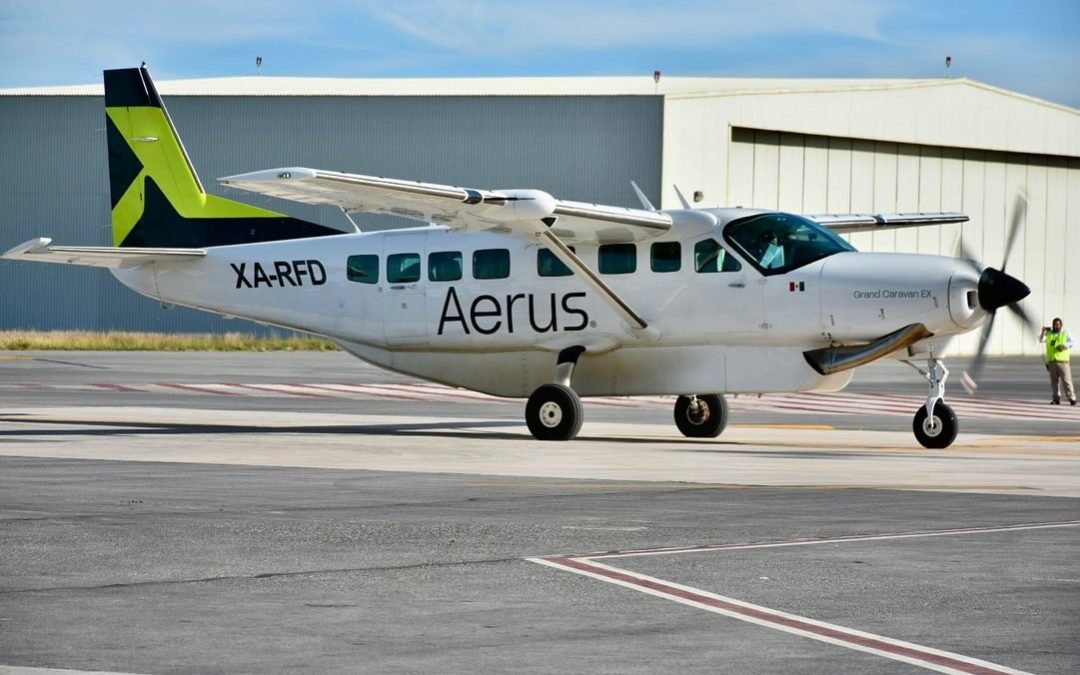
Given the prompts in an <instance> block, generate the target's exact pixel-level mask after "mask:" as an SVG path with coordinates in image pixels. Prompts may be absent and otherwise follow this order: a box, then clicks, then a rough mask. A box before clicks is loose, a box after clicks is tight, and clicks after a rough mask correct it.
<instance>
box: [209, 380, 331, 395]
mask: <svg viewBox="0 0 1080 675" xmlns="http://www.w3.org/2000/svg"><path fill="white" fill-rule="evenodd" d="M225 386H226V387H238V388H240V389H251V390H253V391H268V392H270V393H272V394H283V395H286V396H310V397H312V398H333V397H332V396H327V395H326V394H313V393H311V392H306V391H296V390H295V389H290V388H289V386H290V385H280V384H239V383H235V382H226V383H225ZM298 386H299V385H298Z"/></svg>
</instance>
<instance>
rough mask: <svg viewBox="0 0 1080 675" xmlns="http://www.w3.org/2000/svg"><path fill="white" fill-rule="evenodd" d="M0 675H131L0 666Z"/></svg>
mask: <svg viewBox="0 0 1080 675" xmlns="http://www.w3.org/2000/svg"><path fill="white" fill-rule="evenodd" d="M0 675H132V673H120V672H114V671H111V670H71V669H69V668H31V667H30V666H5V665H0Z"/></svg>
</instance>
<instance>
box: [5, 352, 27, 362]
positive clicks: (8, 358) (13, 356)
mask: <svg viewBox="0 0 1080 675" xmlns="http://www.w3.org/2000/svg"><path fill="white" fill-rule="evenodd" d="M31 360H33V357H32V356H19V355H16V354H0V361H31Z"/></svg>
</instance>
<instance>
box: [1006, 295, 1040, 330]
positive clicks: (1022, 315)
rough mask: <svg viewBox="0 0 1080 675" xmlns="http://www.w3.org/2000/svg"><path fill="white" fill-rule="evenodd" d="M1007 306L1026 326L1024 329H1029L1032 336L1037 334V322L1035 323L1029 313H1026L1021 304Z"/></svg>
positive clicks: (1014, 303) (1015, 303)
mask: <svg viewBox="0 0 1080 675" xmlns="http://www.w3.org/2000/svg"><path fill="white" fill-rule="evenodd" d="M1006 306H1007V307H1008V308H1009V309H1011V310H1012V311H1013V314H1016V318H1018V319H1020V322H1021V323H1023V324H1024V327H1025V328H1027V329H1028V331H1030V332H1031V333H1032V334H1034V333H1035V332H1036V330H1035V329H1036V328H1037V326H1036V325H1035V321H1033V320H1032V318H1031V317H1030V316H1028V315H1027V312H1025V311H1024V308H1023V307H1021V306H1020V303H1018V302H1013V303H1010V304H1008V305H1006Z"/></svg>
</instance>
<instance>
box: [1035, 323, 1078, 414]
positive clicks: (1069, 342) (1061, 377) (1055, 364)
mask: <svg viewBox="0 0 1080 675" xmlns="http://www.w3.org/2000/svg"><path fill="white" fill-rule="evenodd" d="M1039 342H1042V343H1043V344H1045V345H1046V369H1047V370H1049V371H1050V391H1051V392H1053V395H1054V398H1053V400H1051V401H1050V402H1051V403H1053V404H1054V405H1061V395H1060V394H1059V393H1058V383H1060V384H1061V388H1062V389H1064V390H1065V397H1066V398H1067V399H1069V405H1076V392H1075V391H1073V381H1072V371H1071V370H1069V350H1070V349H1072V348H1073V339H1072V336H1071V335H1069V333H1068V331H1066V330H1064V329H1063V328H1062V326H1061V319H1054V321H1053V323H1052V324H1051V325H1050V328H1046V327H1045V326H1044V327H1043V329H1042V332H1041V333H1039Z"/></svg>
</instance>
